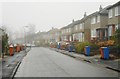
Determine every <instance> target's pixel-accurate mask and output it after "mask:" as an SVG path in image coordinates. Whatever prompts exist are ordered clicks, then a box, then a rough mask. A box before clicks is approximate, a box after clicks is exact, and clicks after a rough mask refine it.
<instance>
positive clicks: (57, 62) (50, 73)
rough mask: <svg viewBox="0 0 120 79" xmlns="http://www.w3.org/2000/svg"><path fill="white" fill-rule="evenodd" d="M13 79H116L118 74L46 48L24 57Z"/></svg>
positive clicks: (40, 48)
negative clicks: (61, 78)
mask: <svg viewBox="0 0 120 79" xmlns="http://www.w3.org/2000/svg"><path fill="white" fill-rule="evenodd" d="M15 77H118V73H117V72H115V71H112V70H109V69H106V68H102V67H99V66H95V65H92V64H90V63H86V62H83V61H81V60H77V59H74V58H72V57H69V56H67V55H64V54H61V53H59V52H55V51H53V50H50V49H48V48H43V47H34V48H32V49H31V51H29V52H28V54H27V55H26V57H24V59H23V61H22V63H21V65H20V66H19V68H18V70H17V72H16V75H15Z"/></svg>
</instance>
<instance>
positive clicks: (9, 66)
mask: <svg viewBox="0 0 120 79" xmlns="http://www.w3.org/2000/svg"><path fill="white" fill-rule="evenodd" d="M29 50H30V49H29V48H27V52H28V51H29ZM27 52H25V50H23V51H20V52H19V53H18V52H16V53H15V54H14V55H13V56H5V57H4V59H2V60H0V62H1V63H0V77H1V78H5V77H6V78H8V77H11V76H12V74H13V70H14V69H15V67H16V66H17V64H18V63H19V62H21V61H22V59H23V57H24V56H25V55H26V54H27Z"/></svg>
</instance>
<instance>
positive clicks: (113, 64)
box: [50, 48, 120, 74]
mask: <svg viewBox="0 0 120 79" xmlns="http://www.w3.org/2000/svg"><path fill="white" fill-rule="evenodd" d="M50 49H52V50H55V51H57V52H60V53H62V54H65V55H68V56H71V57H73V58H76V59H80V60H82V61H85V62H87V63H91V64H95V65H99V66H102V67H105V68H108V69H111V70H114V71H116V72H118V73H119V74H120V59H115V60H112V59H108V60H104V59H101V58H100V57H101V55H100V54H98V55H94V56H85V55H84V54H77V53H75V52H69V51H66V50H60V49H57V48H50Z"/></svg>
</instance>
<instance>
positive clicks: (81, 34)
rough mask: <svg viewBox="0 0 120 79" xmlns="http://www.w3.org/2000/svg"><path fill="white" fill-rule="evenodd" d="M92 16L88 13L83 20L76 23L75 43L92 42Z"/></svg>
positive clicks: (74, 31)
mask: <svg viewBox="0 0 120 79" xmlns="http://www.w3.org/2000/svg"><path fill="white" fill-rule="evenodd" d="M89 17H90V16H87V15H86V13H85V14H84V17H83V18H82V19H81V20H77V21H75V22H74V26H73V41H79V42H85V41H90V18H89Z"/></svg>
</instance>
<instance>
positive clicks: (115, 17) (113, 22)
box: [107, 1, 120, 39]
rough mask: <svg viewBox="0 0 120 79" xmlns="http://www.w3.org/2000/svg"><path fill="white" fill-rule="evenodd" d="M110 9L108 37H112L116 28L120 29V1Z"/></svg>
mask: <svg viewBox="0 0 120 79" xmlns="http://www.w3.org/2000/svg"><path fill="white" fill-rule="evenodd" d="M107 10H108V24H107V28H108V38H109V39H110V38H111V37H112V36H113V35H114V33H115V30H116V29H120V1H119V2H117V3H115V4H113V5H112V6H110V7H109V8H107Z"/></svg>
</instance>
